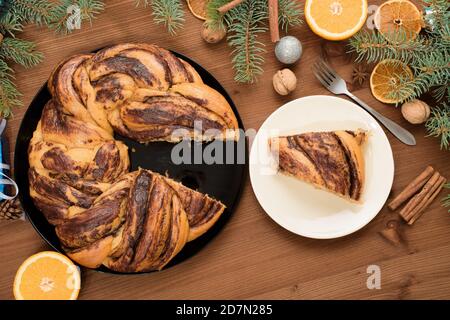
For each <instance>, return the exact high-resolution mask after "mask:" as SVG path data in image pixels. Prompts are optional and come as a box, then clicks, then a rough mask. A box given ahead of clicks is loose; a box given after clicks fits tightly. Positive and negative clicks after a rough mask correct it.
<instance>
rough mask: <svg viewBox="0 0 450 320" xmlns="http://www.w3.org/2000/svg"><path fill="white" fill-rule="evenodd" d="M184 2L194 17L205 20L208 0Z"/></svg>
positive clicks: (188, 0)
mask: <svg viewBox="0 0 450 320" xmlns="http://www.w3.org/2000/svg"><path fill="white" fill-rule="evenodd" d="M186 2H187V5H188V7H189V10H190V11H191V13H192V14H193V15H194V17H196V18H199V19H201V20H206V10H207V6H208V3H209V0H186Z"/></svg>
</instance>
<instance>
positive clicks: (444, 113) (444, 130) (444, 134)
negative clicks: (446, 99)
mask: <svg viewBox="0 0 450 320" xmlns="http://www.w3.org/2000/svg"><path fill="white" fill-rule="evenodd" d="M425 126H426V128H427V131H428V135H429V136H434V137H437V138H439V137H440V138H441V149H448V148H449V145H450V105H448V104H447V103H444V104H442V105H441V106H440V107H435V108H433V109H432V110H431V116H430V118H429V119H428V121H427V122H426V124H425Z"/></svg>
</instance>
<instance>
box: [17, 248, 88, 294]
mask: <svg viewBox="0 0 450 320" xmlns="http://www.w3.org/2000/svg"><path fill="white" fill-rule="evenodd" d="M79 291H80V272H79V271H78V268H77V266H76V265H75V264H74V263H73V262H72V261H71V260H70V259H69V258H67V257H66V256H64V255H62V254H60V253H57V252H53V251H43V252H40V253H37V254H35V255H32V256H31V257H29V258H28V259H27V260H25V261H24V262H23V263H22V265H21V266H20V267H19V270H17V273H16V277H15V278H14V297H15V298H16V299H17V300H76V298H77V297H78V292H79Z"/></svg>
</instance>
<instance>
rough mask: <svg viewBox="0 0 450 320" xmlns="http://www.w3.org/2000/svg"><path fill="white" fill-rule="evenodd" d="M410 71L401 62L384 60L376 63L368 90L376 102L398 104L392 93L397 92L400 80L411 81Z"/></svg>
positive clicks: (411, 74)
mask: <svg viewBox="0 0 450 320" xmlns="http://www.w3.org/2000/svg"><path fill="white" fill-rule="evenodd" d="M413 77H414V75H413V73H412V71H411V69H410V68H409V67H408V66H407V65H406V64H404V63H403V62H401V61H398V60H392V59H386V60H383V61H381V62H380V63H378V64H377V65H376V66H375V68H374V69H373V71H372V75H371V76H370V89H371V90H372V94H373V96H374V97H375V99H377V100H378V101H381V102H383V103H398V102H400V101H398V100H395V99H393V98H392V96H391V94H390V93H392V92H395V91H396V90H398V88H399V86H400V83H401V80H402V79H403V80H408V79H413Z"/></svg>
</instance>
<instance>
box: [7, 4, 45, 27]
mask: <svg viewBox="0 0 450 320" xmlns="http://www.w3.org/2000/svg"><path fill="white" fill-rule="evenodd" d="M53 6H54V4H53V3H52V2H50V1H48V0H14V6H13V7H12V8H13V11H14V13H15V15H18V16H20V17H21V19H23V20H24V22H25V23H28V22H30V23H36V24H38V25H43V24H48V23H49V22H50V13H51V11H52V9H53Z"/></svg>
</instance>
